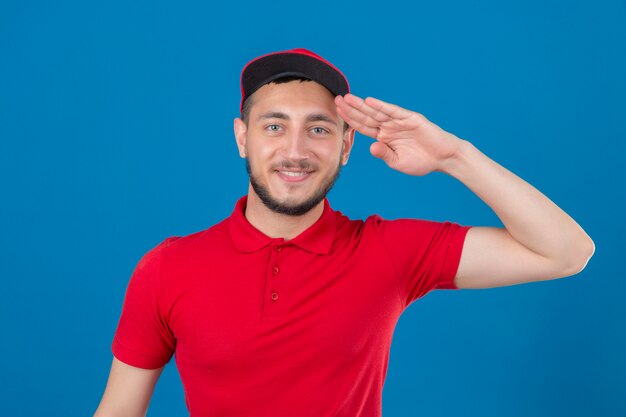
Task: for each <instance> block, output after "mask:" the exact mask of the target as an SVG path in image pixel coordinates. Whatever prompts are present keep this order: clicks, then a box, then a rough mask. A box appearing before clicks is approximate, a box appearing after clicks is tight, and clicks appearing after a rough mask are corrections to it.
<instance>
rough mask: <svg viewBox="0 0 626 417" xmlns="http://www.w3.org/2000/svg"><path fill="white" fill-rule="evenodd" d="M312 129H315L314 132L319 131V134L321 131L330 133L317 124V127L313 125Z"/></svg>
mask: <svg viewBox="0 0 626 417" xmlns="http://www.w3.org/2000/svg"><path fill="white" fill-rule="evenodd" d="M313 130H314V131H316V132H315V133H320V134H321V133H330V132H329V131H328V129H324V128H323V127H319V126H318V127H314V128H313Z"/></svg>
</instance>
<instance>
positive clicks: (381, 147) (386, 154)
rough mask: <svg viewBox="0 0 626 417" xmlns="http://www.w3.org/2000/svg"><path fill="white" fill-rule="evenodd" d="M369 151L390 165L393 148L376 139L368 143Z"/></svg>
mask: <svg viewBox="0 0 626 417" xmlns="http://www.w3.org/2000/svg"><path fill="white" fill-rule="evenodd" d="M370 153H371V154H372V155H373V156H375V157H376V158H379V159H382V160H383V161H385V162H386V163H387V165H391V162H392V160H393V150H392V149H391V148H390V147H389V146H387V145H385V144H384V143H382V142H378V141H376V142H374V143H372V144H371V145H370Z"/></svg>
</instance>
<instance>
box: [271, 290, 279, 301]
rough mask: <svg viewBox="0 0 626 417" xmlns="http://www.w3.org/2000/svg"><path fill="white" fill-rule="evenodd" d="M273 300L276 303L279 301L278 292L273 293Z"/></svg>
mask: <svg viewBox="0 0 626 417" xmlns="http://www.w3.org/2000/svg"><path fill="white" fill-rule="evenodd" d="M272 300H274V301H276V300H278V293H277V292H273V293H272Z"/></svg>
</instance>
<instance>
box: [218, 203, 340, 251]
mask: <svg viewBox="0 0 626 417" xmlns="http://www.w3.org/2000/svg"><path fill="white" fill-rule="evenodd" d="M247 202H248V196H247V195H244V196H243V197H241V198H240V199H239V200H237V204H235V209H234V210H233V212H232V214H231V215H230V217H229V218H228V224H229V229H230V236H231V238H232V240H233V243H234V244H235V247H236V248H237V249H238V250H239V251H240V252H254V251H257V250H259V249H261V248H263V247H265V246H267V245H268V244H270V243H271V242H275V243H277V244H278V243H282V242H285V239H284V238H271V237H269V236H267V235H265V234H264V233H263V232H261V231H260V230H259V229H257V228H255V227H254V226H252V224H250V222H249V221H248V219H247V218H246V216H245V210H246V204H247ZM336 225H337V217H336V212H335V211H334V210H333V209H331V207H330V204H329V202H328V199H327V198H324V211H323V212H322V215H321V216H320V218H319V219H317V221H316V222H315V223H313V224H312V225H311V226H309V228H308V229H306V230H305V231H303V232H302V233H300V234H299V235H298V236H296V237H294V238H293V239H290V240H288V241H287V242H289V243H291V244H294V245H296V246H299V247H300V248H302V249H305V250H307V251H309V252H313V253H317V254H320V255H325V254H328V252H329V251H330V247H331V246H332V243H333V240H334V239H335V229H336Z"/></svg>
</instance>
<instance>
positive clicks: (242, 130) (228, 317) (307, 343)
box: [96, 49, 594, 417]
mask: <svg viewBox="0 0 626 417" xmlns="http://www.w3.org/2000/svg"><path fill="white" fill-rule="evenodd" d="M241 83H242V84H241V88H242V102H241V109H240V110H241V113H242V118H237V119H235V121H234V130H235V137H236V141H237V146H238V148H239V154H240V156H241V157H242V158H246V163H247V165H246V166H247V169H248V172H249V175H250V184H249V190H248V194H247V196H243V197H241V198H240V199H239V200H238V201H237V203H236V205H235V208H234V210H233V212H232V214H231V215H230V216H229V217H228V218H226V219H225V220H223V221H222V222H220V223H218V224H216V225H214V226H212V227H210V228H208V229H206V230H204V231H201V232H197V233H194V234H191V235H188V236H184V237H169V238H167V239H165V240H164V241H163V242H161V243H160V244H159V245H157V246H156V247H155V248H153V249H152V250H150V251H149V252H148V253H147V254H145V255H144V257H143V258H142V259H141V260H140V262H139V263H138V265H137V267H136V269H135V271H134V273H133V276H132V277H131V280H130V283H129V286H128V289H127V293H126V297H125V301H124V306H123V309H122V314H121V317H120V321H119V325H118V328H117V331H116V333H115V337H114V340H113V346H112V349H113V353H114V359H113V364H112V367H111V373H110V376H109V380H108V383H107V387H106V390H105V393H104V396H103V399H102V401H101V403H100V406H99V408H98V410H97V411H96V416H98V417H104V416H143V415H144V414H145V412H146V409H147V407H148V403H149V401H150V397H151V395H152V392H153V388H154V386H155V384H156V381H157V379H158V377H159V375H160V373H161V371H162V369H163V366H164V365H165V364H166V363H167V362H168V361H169V360H170V359H171V356H172V355H173V354H174V353H175V354H176V363H177V367H178V369H179V372H180V376H181V379H182V382H183V385H184V389H185V396H186V403H187V407H188V409H189V412H190V415H191V416H192V417H202V416H225V415H229V416H230V415H232V416H299V417H302V416H351V417H354V416H380V415H381V413H382V389H383V383H384V380H385V375H386V370H387V360H388V355H389V349H390V344H391V337H392V333H393V329H394V327H395V325H396V322H397V320H398V318H399V317H400V315H401V314H402V312H403V311H404V310H405V309H406V308H407V307H408V305H410V304H411V303H412V302H413V301H415V300H417V299H418V298H420V297H422V296H424V295H425V294H426V293H428V292H429V291H431V290H433V289H459V288H489V287H497V286H504V285H514V284H520V283H523V282H531V281H541V280H548V279H554V278H559V277H565V276H570V275H573V274H576V273H578V272H579V271H581V270H582V269H583V268H584V267H585V265H586V263H587V262H588V260H589V258H590V257H591V256H592V254H593V252H594V244H593V242H592V240H591V238H590V237H589V236H588V235H587V234H586V233H585V232H584V231H583V229H581V228H580V226H579V225H578V224H577V223H576V222H575V221H574V220H573V219H572V218H571V217H569V216H568V215H567V214H566V213H564V212H563V211H562V210H561V209H560V208H559V207H557V206H556V205H555V204H554V203H552V202H551V201H550V200H549V199H548V198H546V197H545V196H544V195H543V194H541V193H540V192H539V191H538V190H536V189H535V188H533V187H532V186H531V185H529V184H528V183H526V182H524V181H523V180H522V179H520V178H519V177H517V176H515V175H514V174H513V173H511V172H509V171H507V170H506V169H505V168H503V167H502V166H500V165H498V164H497V163H496V162H494V161H492V160H491V159H489V158H488V157H486V156H485V155H484V154H482V153H481V152H480V151H479V150H478V149H476V148H475V147H474V146H473V145H472V144H471V143H469V142H468V141H466V140H462V139H460V138H458V137H456V136H455V135H453V134H451V133H449V132H446V131H444V130H442V129H440V128H439V127H438V126H436V125H434V124H433V123H431V122H430V121H428V120H427V119H426V118H425V117H424V116H423V115H421V114H419V113H416V112H413V111H409V110H406V109H403V108H401V107H398V106H396V105H393V104H389V103H385V102H383V101H380V100H377V99H375V98H371V97H368V98H366V99H365V100H363V99H361V98H359V97H357V96H355V95H352V94H350V93H349V86H348V82H347V80H346V78H345V77H344V75H343V74H342V73H341V72H340V71H339V70H338V69H337V68H336V67H334V66H333V65H332V64H330V63H329V62H328V61H326V60H324V59H323V58H322V57H320V56H319V55H316V54H315V53H313V52H311V51H308V50H305V49H294V50H289V51H280V52H275V53H271V54H267V55H263V56H261V57H258V58H255V59H254V60H252V61H251V62H250V63H248V65H246V67H245V68H244V69H243V71H242V76H241ZM345 122H347V124H345ZM355 129H356V131H358V132H360V133H362V134H364V135H367V136H370V137H372V138H374V139H376V141H375V142H374V143H373V144H372V146H371V147H370V151H371V153H372V155H373V156H375V157H377V158H381V159H383V160H384V161H385V162H386V163H387V164H388V165H389V166H390V167H391V168H393V169H396V170H398V171H400V172H403V173H406V174H408V175H418V176H419V175H426V174H429V173H430V172H433V171H439V172H444V173H446V174H448V175H451V176H453V177H455V178H457V179H458V180H459V181H461V182H462V183H463V184H465V185H466V186H467V187H468V188H470V189H471V190H472V191H473V192H475V193H476V194H477V195H478V196H479V197H480V198H481V199H482V200H483V201H485V203H486V204H488V205H489V206H490V207H491V208H492V209H493V210H494V211H495V213H496V214H497V215H498V216H499V217H500V219H501V220H502V222H503V224H504V225H505V228H497V227H471V226H461V225H459V224H457V223H452V222H434V221H428V220H419V219H398V220H384V219H382V218H381V217H380V216H377V215H372V216H370V217H368V218H367V219H366V220H365V221H363V220H351V219H349V218H347V217H346V216H344V215H343V214H341V212H339V211H334V210H333V209H331V208H330V205H329V202H328V200H327V199H326V198H325V197H326V194H327V193H328V191H329V190H330V189H331V187H332V185H333V183H334V182H335V180H336V179H337V176H338V174H339V172H340V170H341V167H342V166H343V165H345V164H346V163H347V162H348V157H349V155H350V151H351V149H352V144H353V141H354V133H355Z"/></svg>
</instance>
